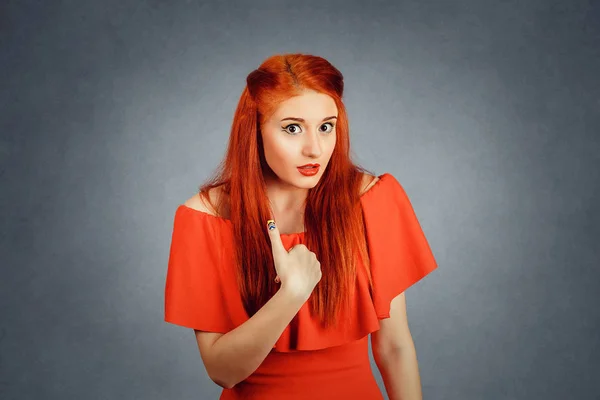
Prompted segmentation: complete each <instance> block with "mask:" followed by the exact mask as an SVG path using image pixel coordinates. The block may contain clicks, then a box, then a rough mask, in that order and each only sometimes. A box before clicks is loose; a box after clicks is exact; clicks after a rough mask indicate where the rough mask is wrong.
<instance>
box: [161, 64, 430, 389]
mask: <svg viewBox="0 0 600 400" xmlns="http://www.w3.org/2000/svg"><path fill="white" fill-rule="evenodd" d="M246 82H247V85H246V87H245V88H244V90H243V92H242V95H241V98H240V101H239V104H238V107H237V109H236V112H235V116H234V120H233V124H232V129H231V135H230V140H229V146H228V149H227V154H226V156H225V159H224V161H223V162H222V163H221V165H220V168H219V173H218V174H217V175H216V176H215V177H213V178H212V179H211V180H210V181H209V182H208V183H206V184H205V185H203V186H201V187H200V190H199V193H198V194H197V195H195V196H193V197H192V198H190V199H188V200H187V201H185V202H184V204H182V205H180V206H179V207H178V208H177V210H176V212H175V218H174V225H173V236H172V241H171V248H170V257H169V265H168V273H167V278H166V287H165V321H167V322H170V323H173V324H177V325H181V326H185V327H188V328H192V329H194V332H195V336H196V340H197V344H198V349H199V352H200V355H201V357H202V360H203V362H204V365H205V367H206V371H207V373H208V375H209V376H210V378H211V379H212V380H213V381H214V382H215V383H217V384H218V385H220V386H222V387H223V391H222V394H221V397H220V399H262V400H264V399H311V400H317V399H328V400H330V399H363V400H368V399H383V397H382V394H381V392H380V390H379V387H378V385H377V383H376V381H375V378H374V376H373V374H372V371H371V366H370V362H369V357H368V337H369V334H370V335H371V341H372V349H373V356H374V359H375V361H376V364H377V366H378V368H379V370H380V372H381V375H382V377H383V380H384V384H385V387H386V391H387V392H388V396H389V398H390V399H392V400H393V399H400V398H402V399H420V398H421V397H422V396H421V387H420V386H421V385H420V378H419V373H418V367H417V359H416V354H415V349H414V344H413V341H412V338H411V335H410V331H409V329H408V324H407V319H406V304H405V298H404V294H403V292H404V291H405V290H406V289H407V288H408V287H409V286H411V285H413V284H414V283H416V282H417V281H419V280H420V279H421V278H423V277H424V276H425V275H427V274H428V273H429V272H431V271H432V270H434V269H435V268H436V267H437V265H436V261H435V259H434V257H433V254H432V252H431V250H430V248H429V245H428V243H427V240H426V238H425V236H424V234H423V232H422V230H421V227H420V225H419V222H418V220H417V218H416V216H415V213H414V211H413V209H412V207H411V203H410V201H409V199H408V197H407V195H406V193H405V192H404V190H403V188H402V186H401V185H400V184H399V182H398V181H397V180H396V179H395V177H394V176H393V175H391V174H389V173H384V174H382V175H380V176H374V175H373V174H369V173H367V172H366V170H365V169H363V168H360V167H357V166H356V165H355V164H354V163H353V162H352V161H351V159H350V139H349V130H348V119H347V117H346V111H345V108H344V104H343V103H342V100H341V99H342V93H343V87H344V85H343V77H342V74H341V73H340V72H339V71H338V70H337V69H336V68H335V67H333V66H332V65H331V64H330V63H329V62H327V61H326V60H325V59H323V58H321V57H316V56H310V55H303V54H286V55H276V56H273V57H270V58H268V59H267V60H266V61H265V62H264V63H263V64H262V65H261V66H260V67H259V68H258V69H256V70H254V71H252V72H251V73H250V74H249V75H248V77H247V79H246Z"/></svg>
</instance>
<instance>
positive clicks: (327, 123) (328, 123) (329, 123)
mask: <svg viewBox="0 0 600 400" xmlns="http://www.w3.org/2000/svg"><path fill="white" fill-rule="evenodd" d="M325 125H329V126H331V129H330V130H329V131H328V132H327V133H330V132H331V131H333V127H334V126H335V125H333V124H332V123H331V122H326V123H324V124H323V125H321V126H325Z"/></svg>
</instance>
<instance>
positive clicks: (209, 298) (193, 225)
mask: <svg viewBox="0 0 600 400" xmlns="http://www.w3.org/2000/svg"><path fill="white" fill-rule="evenodd" d="M224 225H225V221H224V220H219V219H217V218H214V217H213V218H208V214H203V213H201V212H199V211H196V210H194V209H191V208H189V207H186V206H184V205H181V206H179V207H178V208H177V211H176V212H175V218H174V223H173V233H172V238H171V246H170V252H169V262H168V269H167V276H166V283H165V299H164V301H165V303H164V312H165V314H164V320H165V321H166V322H169V323H172V324H176V325H181V326H185V327H188V328H193V329H198V330H202V331H211V332H220V333H227V332H229V331H230V330H232V329H233V328H235V326H236V323H235V322H234V319H235V317H234V316H235V313H236V312H239V310H233V309H232V307H234V305H233V304H235V303H233V304H232V300H233V301H235V300H236V299H239V292H238V290H237V287H236V286H235V279H232V276H234V275H233V274H232V271H231V270H230V268H231V266H230V265H228V264H227V263H225V262H223V245H224V244H225V243H223V242H224V240H223V228H224Z"/></svg>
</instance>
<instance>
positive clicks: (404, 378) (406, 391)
mask: <svg viewBox="0 0 600 400" xmlns="http://www.w3.org/2000/svg"><path fill="white" fill-rule="evenodd" d="M373 358H374V359H375V363H376V364H377V368H378V369H379V372H380V373H381V377H382V378H383V383H384V385H385V390H386V392H387V395H388V398H389V399H390V400H422V399H423V394H422V392H421V378H420V376H419V366H418V363H417V353H416V351H415V347H414V346H410V347H408V346H407V347H406V348H404V349H402V350H400V351H397V352H393V353H389V354H387V355H385V356H381V355H377V356H376V355H375V353H373Z"/></svg>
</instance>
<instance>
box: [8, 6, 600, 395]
mask: <svg viewBox="0 0 600 400" xmlns="http://www.w3.org/2000/svg"><path fill="white" fill-rule="evenodd" d="M0 7H1V8H0V9H1V14H0V15H1V17H0V18H1V20H0V27H1V38H0V45H1V50H2V51H1V54H0V62H1V67H2V69H1V71H2V74H1V76H0V83H1V87H0V89H1V91H0V107H1V110H2V113H1V119H0V130H1V133H2V134H1V142H0V157H1V158H0V160H1V170H0V171H1V178H0V179H1V182H0V183H1V186H0V187H1V189H0V190H1V192H0V193H1V196H0V201H1V207H2V213H1V223H2V236H1V247H0V249H1V256H2V259H1V262H0V266H1V268H2V276H1V279H0V336H1V339H0V397H2V398H3V399H32V398H43V399H216V398H217V397H218V394H219V393H220V391H221V388H219V387H218V386H217V385H215V384H214V383H212V382H211V381H210V380H209V379H208V377H207V376H206V373H205V371H204V367H203V365H202V362H201V359H200V356H199V353H198V350H197V347H196V344H195V340H194V336H193V333H192V331H191V330H188V329H184V328H181V327H177V326H174V325H170V324H167V323H165V322H163V319H162V318H163V301H164V292H163V290H164V278H165V274H166V265H167V259H168V250H169V242H170V235H171V229H172V222H173V216H174V211H175V208H176V207H177V205H179V204H181V203H182V202H183V201H184V200H185V199H186V198H188V197H189V196H191V195H192V194H193V193H194V191H195V190H196V188H197V186H198V185H199V184H200V183H201V182H202V181H203V180H204V179H205V178H207V177H208V175H209V173H210V172H212V170H213V169H214V168H215V167H216V164H217V163H218V162H219V161H220V160H221V157H222V155H223V153H224V151H225V146H226V142H227V139H228V135H229V129H230V126H231V120H232V117H233V111H234V109H235V106H236V104H237V100H238V98H239V95H240V93H241V90H242V88H243V85H244V83H245V77H246V75H247V74H248V73H249V72H250V71H251V70H253V69H254V68H256V67H257V66H258V65H259V64H260V63H261V62H262V61H263V60H264V59H265V58H266V57H268V56H270V55H272V54H275V53H287V52H304V53H310V54H315V55H320V56H323V57H325V58H327V59H328V60H329V61H331V62H332V63H333V64H334V65H335V66H336V67H338V68H339V69H340V70H341V71H342V73H343V74H344V76H345V83H346V93H345V102H346V105H347V107H348V113H349V118H350V127H351V138H352V145H353V151H354V153H355V154H356V161H357V162H358V163H360V164H361V165H364V166H366V167H367V168H369V169H371V170H373V171H374V172H376V173H377V174H378V175H380V174H382V173H384V172H390V173H392V174H393V175H394V176H395V177H396V178H397V179H398V180H399V181H400V182H401V184H402V185H403V186H404V188H405V189H406V191H407V193H408V194H409V197H410V198H411V200H412V202H413V206H414V208H415V211H416V213H417V215H418V217H419V220H420V221H421V224H422V227H423V229H424V231H425V233H426V236H427V238H428V240H429V243H430V245H431V247H432V249H433V251H434V253H435V256H436V259H437V261H438V264H439V266H440V268H439V269H438V270H437V271H435V272H434V273H433V274H432V275H430V276H428V277H427V278H426V279H425V280H423V281H422V282H420V283H419V284H417V285H415V286H414V287H412V288H410V289H409V290H408V291H407V302H408V313H409V321H410V327H411V331H412V333H413V337H414V339H415V344H416V347H417V354H418V357H419V365H420V373H421V379H422V385H423V391H424V398H425V399H463V400H464V399H546V400H547V399H567V398H568V399H597V398H600V383H599V382H598V381H597V380H595V378H598V375H599V372H598V371H599V370H600V361H599V358H598V357H599V353H600V352H599V341H600V340H599V332H598V329H599V328H600V316H599V311H598V307H597V306H598V300H599V295H598V292H599V291H600V290H599V289H598V283H599V280H598V277H599V273H598V266H599V261H600V255H599V246H598V237H599V228H598V223H599V222H600V221H599V218H598V210H599V206H598V204H600V201H599V189H598V186H599V182H600V179H599V178H600V177H599V171H600V162H599V161H600V160H599V154H600V146H599V145H600V138H599V132H598V131H599V129H600V116H599V115H600V113H599V109H600V101H599V95H600V80H599V77H598V71H600V19H599V15H600V12H599V11H600V9H599V6H598V2H592V1H587V2H586V1H545V2H544V1H527V2H523V1H522V2H519V1H509V2H492V1H482V0H462V1H454V2H446V1H437V2H432V1H410V2H391V1H387V2H384V1H369V2H367V1H364V2H362V3H359V2H350V1H335V2H334V1H303V2H300V1H294V2H290V1H256V0H254V1H252V2H241V1H239V2H237V3H234V2H219V3H217V2H204V3H197V2H192V1H187V2H182V1H181V2H177V1H175V2H166V1H146V2H144V1H123V0H120V1H113V0H111V1H102V2H100V1H89V0H88V1H81V0H80V1H62V2H45V1H4V2H2V5H1V6H0ZM373 369H374V373H375V375H376V377H377V379H378V380H379V383H380V386H381V388H382V389H383V384H382V382H381V380H380V376H379V373H378V371H377V368H376V367H375V364H374V363H373Z"/></svg>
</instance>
